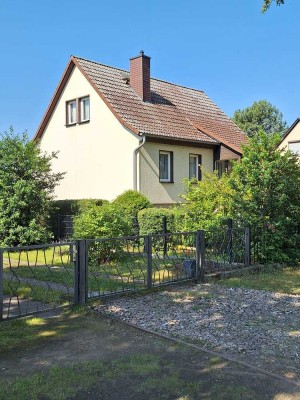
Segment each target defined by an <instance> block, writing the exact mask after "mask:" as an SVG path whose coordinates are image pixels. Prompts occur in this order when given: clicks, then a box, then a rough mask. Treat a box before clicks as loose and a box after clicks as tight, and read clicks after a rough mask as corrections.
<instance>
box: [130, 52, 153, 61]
mask: <svg viewBox="0 0 300 400" xmlns="http://www.w3.org/2000/svg"><path fill="white" fill-rule="evenodd" d="M139 57H142V58H148V59H149V60H151V57H149V56H145V52H144V50H141V51H140V54H139V55H138V56H135V57H131V58H130V60H134V59H135V58H139Z"/></svg>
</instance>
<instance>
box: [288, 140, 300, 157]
mask: <svg viewBox="0 0 300 400" xmlns="http://www.w3.org/2000/svg"><path fill="white" fill-rule="evenodd" d="M288 149H289V150H290V151H291V152H292V153H294V154H297V155H300V141H295V142H289V143H288Z"/></svg>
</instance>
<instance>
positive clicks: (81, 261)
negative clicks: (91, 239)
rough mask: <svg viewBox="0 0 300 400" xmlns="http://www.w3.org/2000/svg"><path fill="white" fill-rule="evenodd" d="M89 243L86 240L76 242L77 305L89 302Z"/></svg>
mask: <svg viewBox="0 0 300 400" xmlns="http://www.w3.org/2000/svg"><path fill="white" fill-rule="evenodd" d="M87 264H88V263H87V242H86V240H82V239H81V240H77V241H76V262H75V293H74V295H75V296H74V297H75V304H76V305H79V304H85V303H86V302H87V298H88V293H87Z"/></svg>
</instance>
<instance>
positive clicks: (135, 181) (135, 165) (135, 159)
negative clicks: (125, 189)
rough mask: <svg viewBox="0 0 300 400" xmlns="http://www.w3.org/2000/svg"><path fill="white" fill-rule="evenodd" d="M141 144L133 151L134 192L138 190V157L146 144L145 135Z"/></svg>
mask: <svg viewBox="0 0 300 400" xmlns="http://www.w3.org/2000/svg"><path fill="white" fill-rule="evenodd" d="M141 142H142V143H141V144H140V145H139V146H138V147H137V148H136V149H134V150H133V190H137V155H138V153H139V151H140V149H141V148H142V147H143V146H144V144H145V142H146V136H145V135H143V136H142V140H141Z"/></svg>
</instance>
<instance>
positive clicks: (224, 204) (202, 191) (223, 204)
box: [176, 171, 233, 231]
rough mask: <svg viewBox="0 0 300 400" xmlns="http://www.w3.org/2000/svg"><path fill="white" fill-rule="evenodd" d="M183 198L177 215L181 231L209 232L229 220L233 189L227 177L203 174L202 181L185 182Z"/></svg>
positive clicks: (224, 175) (225, 175)
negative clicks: (199, 230) (200, 230)
mask: <svg viewBox="0 0 300 400" xmlns="http://www.w3.org/2000/svg"><path fill="white" fill-rule="evenodd" d="M184 183H185V185H186V188H185V189H186V190H185V194H184V195H182V198H183V199H184V200H185V201H186V202H185V203H183V204H182V205H181V206H179V207H178V209H177V211H176V221H177V225H178V226H177V228H178V229H179V230H180V231H196V230H198V229H204V230H210V229H213V228H217V227H220V226H221V225H223V224H224V220H226V219H227V218H230V215H231V207H232V206H231V204H232V200H231V198H232V192H233V190H232V188H231V187H230V186H229V182H228V175H227V174H223V175H222V177H221V178H219V177H218V174H217V172H214V173H211V172H207V171H204V172H203V180H202V181H199V182H195V181H193V180H191V181H189V180H186V181H185V182H184Z"/></svg>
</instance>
